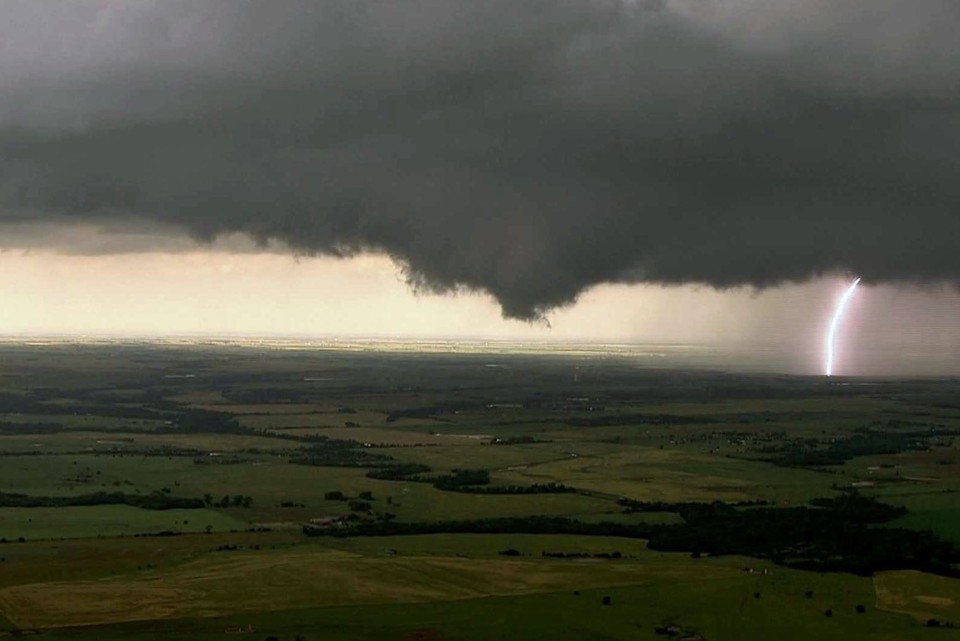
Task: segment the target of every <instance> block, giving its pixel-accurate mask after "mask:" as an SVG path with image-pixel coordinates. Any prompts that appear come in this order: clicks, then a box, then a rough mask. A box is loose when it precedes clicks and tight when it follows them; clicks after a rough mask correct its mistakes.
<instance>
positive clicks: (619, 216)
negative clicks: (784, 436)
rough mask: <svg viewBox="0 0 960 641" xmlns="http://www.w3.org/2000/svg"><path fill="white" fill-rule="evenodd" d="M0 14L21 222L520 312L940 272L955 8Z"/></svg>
mask: <svg viewBox="0 0 960 641" xmlns="http://www.w3.org/2000/svg"><path fill="white" fill-rule="evenodd" d="M0 13H2V14H3V15H2V16H0V17H2V19H0V25H2V26H0V220H6V221H16V224H17V225H20V228H21V229H22V228H23V227H22V226H23V224H24V222H25V221H27V222H29V223H31V224H33V225H38V226H40V227H41V228H42V227H43V225H48V226H49V225H58V224H61V223H62V222H63V221H70V222H73V223H76V222H81V223H90V222H93V223H96V224H99V225H107V226H109V225H110V224H112V223H117V224H120V223H122V224H123V225H125V226H127V228H129V227H130V226H131V225H133V226H137V225H142V226H143V229H153V228H155V227H157V228H162V229H168V228H169V227H170V226H174V227H180V228H182V229H185V230H187V231H189V232H190V233H191V234H192V235H194V236H196V237H199V238H203V239H213V238H216V237H218V236H221V235H224V234H230V233H234V232H241V233H244V234H247V235H249V236H251V237H253V238H255V239H258V240H261V241H263V242H270V241H281V242H283V243H285V244H287V245H288V246H289V247H290V248H291V249H292V250H293V251H296V252H303V253H325V254H341V255H349V254H351V253H354V252H357V251H365V250H373V251H382V252H385V253H388V254H389V255H391V256H392V257H394V259H395V260H396V261H397V262H398V263H399V264H400V265H402V266H403V267H404V270H405V272H406V273H407V275H408V276H409V278H410V280H411V282H412V283H414V284H415V285H417V286H419V287H424V288H428V289H432V290H440V291H442V290H455V289H457V288H462V287H465V288H471V289H482V290H485V291H488V292H490V293H492V294H493V295H494V296H496V298H497V299H498V300H499V301H500V303H501V304H502V306H503V309H504V312H505V314H507V315H510V316H516V317H527V318H529V317H534V316H536V315H538V314H539V313H541V312H542V311H543V310H546V309H549V308H550V307H553V306H556V305H560V304H564V303H566V302H569V301H571V300H574V299H575V298H576V296H577V294H578V293H579V292H580V291H582V290H583V289H584V288H586V287H589V286H590V285H593V284H596V283H601V282H632V281H638V282H639V281H647V282H658V283H685V282H697V283H706V284H710V285H713V286H719V287H725V286H731V285H738V284H753V285H758V286H764V285H771V284H776V283H779V282H783V281H788V280H803V279H805V278H808V277H810V276H813V275H817V274H821V273H824V272H829V271H838V270H841V271H842V270H849V271H855V272H856V273H858V274H862V275H864V276H865V277H866V278H867V279H868V280H874V281H887V280H893V281H896V280H917V281H926V280H947V281H954V282H956V281H958V280H960V258H958V256H957V252H958V250H960V241H958V239H960V216H958V214H960V156H958V154H957V150H958V149H960V111H958V107H960V44H958V42H960V40H958V39H957V38H956V36H955V28H956V25H957V24H960V3H957V2H956V1H955V0H943V1H937V0H869V1H867V0H863V1H851V2H835V1H830V2H827V1H822V0H783V1H781V2H769V1H764V2H760V1H759V0H661V1H660V2H639V1H637V2H627V1H625V0H623V1H615V0H523V1H517V0H509V1H506V0H484V1H483V2H476V1H472V0H408V1H386V0H366V1H364V0H343V1H337V0H311V1H304V2H295V1H287V0H269V1H267V0H263V1H260V2H252V1H249V0H222V1H202V0H182V1H181V0H162V1H157V2H147V1H144V0H129V1H127V2H120V1H116V2H92V1H83V0H75V1H74V2H36V0H6V2H4V4H3V5H2V7H0ZM3 229H4V227H3V226H2V225H0V234H3V233H4V232H3ZM143 237H144V236H143V235H141V236H140V241H138V242H142V240H143ZM164 238H167V236H165V235H164V234H158V239H161V240H162V239H164ZM41 240H42V239H41ZM158 242H159V241H158ZM0 244H2V243H0ZM6 244H7V245H10V244H15V241H10V240H8V241H7V243H6ZM33 244H36V243H35V242H34V243H33ZM161 244H162V243H161ZM138 247H139V245H138Z"/></svg>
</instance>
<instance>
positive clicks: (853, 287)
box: [824, 278, 860, 376]
mask: <svg viewBox="0 0 960 641" xmlns="http://www.w3.org/2000/svg"><path fill="white" fill-rule="evenodd" d="M859 284H860V279H859V278H857V279H855V280H854V281H853V282H852V283H850V286H849V287H847V289H846V291H844V292H843V296H841V297H840V300H838V301H837V308H836V309H835V310H834V312H833V318H832V319H831V320H830V330H829V331H828V332H827V363H826V368H825V370H826V371H825V372H824V373H825V374H826V375H827V376H833V342H834V341H833V339H834V336H835V335H836V333H837V326H838V325H839V324H840V319H841V318H843V311H844V310H845V309H846V308H847V303H848V302H850V298H852V297H853V292H855V291H857V285H859Z"/></svg>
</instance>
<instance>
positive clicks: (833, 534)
mask: <svg viewBox="0 0 960 641" xmlns="http://www.w3.org/2000/svg"><path fill="white" fill-rule="evenodd" d="M815 504H816V505H814V506H810V507H807V506H802V507H792V508H775V507H752V508H737V507H734V506H730V505H725V504H723V503H711V504H705V503H691V504H683V505H681V506H680V507H679V514H680V516H681V517H682V518H683V522H682V523H678V524H653V523H636V524H626V523H611V522H603V523H584V522H581V521H577V520H574V519H568V518H562V517H546V516H526V517H507V518H492V519H477V520H465V521H436V522H412V523H411V522H402V523H398V522H395V521H364V522H358V523H356V524H354V525H352V526H351V527H349V528H344V529H340V530H336V531H329V530H320V529H316V528H310V527H309V526H308V527H305V528H304V532H305V533H306V534H307V535H312V536H321V535H332V536H380V535H399V534H433V533H481V534H579V535H595V536H621V537H630V538H642V539H648V541H649V547H650V548H651V549H654V550H662V551H687V552H693V553H695V556H700V555H702V554H704V553H706V554H711V555H725V554H726V555H732V554H735V555H745V556H754V557H759V558H767V559H771V560H772V561H774V562H776V563H780V564H783V565H788V566H792V567H798V568H804V569H811V570H836V571H845V572H851V573H855V574H863V575H869V574H871V573H873V572H876V571H881V570H894V569H916V570H921V571H926V572H932V573H936V574H942V575H947V576H957V575H958V572H957V570H955V569H954V567H953V566H954V564H956V563H958V562H960V550H958V549H957V547H956V546H954V544H952V543H951V542H949V541H945V540H943V539H940V538H938V537H937V536H935V535H934V534H933V533H932V532H928V531H915V530H908V529H903V528H895V527H889V526H885V525H883V524H885V523H888V522H889V521H891V520H893V519H896V518H898V517H900V516H902V515H903V514H904V513H905V510H904V509H903V508H899V507H893V506H889V505H885V504H883V503H880V502H878V501H876V500H874V499H872V498H867V497H863V496H860V495H858V494H855V493H848V494H846V495H843V496H841V497H838V498H824V499H818V500H817V501H815Z"/></svg>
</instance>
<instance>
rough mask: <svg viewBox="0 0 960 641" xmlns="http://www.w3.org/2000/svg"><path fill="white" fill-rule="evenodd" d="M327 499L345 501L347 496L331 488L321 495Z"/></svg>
mask: <svg viewBox="0 0 960 641" xmlns="http://www.w3.org/2000/svg"><path fill="white" fill-rule="evenodd" d="M323 498H325V499H326V500H328V501H346V500H347V497H346V496H344V495H343V492H341V491H340V490H332V491H330V492H327V493H326V494H324V495H323Z"/></svg>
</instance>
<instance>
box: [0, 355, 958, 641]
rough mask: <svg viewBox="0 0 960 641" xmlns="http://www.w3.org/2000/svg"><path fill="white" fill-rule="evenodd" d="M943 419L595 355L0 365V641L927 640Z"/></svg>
mask: <svg viewBox="0 0 960 641" xmlns="http://www.w3.org/2000/svg"><path fill="white" fill-rule="evenodd" d="M958 392H960V381H955V380H952V379H914V380H891V379H871V380H860V379H849V380H843V379H836V380H829V381H828V380H825V379H823V378H820V377H785V376H772V375H770V376H768V375H762V374H750V375H746V374H728V373H724V372H719V371H689V370H681V369H676V370H672V369H663V368H651V367H649V366H647V365H646V364H645V363H643V362H638V361H636V360H635V359H633V358H631V357H630V356H629V355H624V356H617V355H616V354H611V353H609V351H606V350H605V351H603V352H602V353H594V352H592V351H590V350H573V349H571V350H566V351H563V350H557V351H555V352H550V353H543V354H538V353H532V352H530V351H524V350H514V351H511V350H509V349H493V350H484V349H480V348H478V349H475V350H472V351H469V350H468V351H460V352H457V353H445V352H444V351H443V350H440V349H432V350H426V351H416V350H411V349H407V348H406V347H405V346H404V347H403V348H396V346H389V345H388V346H377V345H373V346H370V345H367V346H365V347H364V349H346V348H344V347H343V346H332V347H331V346H313V345H296V344H290V343H283V342H278V343H276V344H271V343H269V342H266V343H263V344H257V345H250V344H232V343H226V342H221V343H210V342H207V343H203V342H189V341H180V342H168V343H162V342H161V343H136V342H101V343H98V344H73V343H67V342H57V341H50V342H48V343H46V344H42V345H37V344H27V343H21V342H16V341H8V342H6V343H3V344H2V345H0V540H2V541H3V542H2V543H0V559H2V560H0V634H15V633H20V632H31V633H36V634H37V635H38V638H40V639H51V640H58V639H77V640H84V639H110V638H116V639H121V638H123V639H127V638H132V639H141V638H142V639H182V638H197V639H208V638H210V639H213V638H218V639H219V638H224V637H225V635H226V632H225V631H226V630H228V629H233V628H244V629H246V628H245V626H250V627H251V628H252V629H253V630H255V632H252V633H250V634H252V635H253V637H254V638H266V637H269V636H276V637H278V638H288V639H291V640H292V639H294V638H295V637H296V636H297V635H300V636H302V637H304V638H307V639H316V638H344V639H379V638H383V639H396V638H400V639H403V638H410V639H414V638H424V639H425V638H435V639H493V638H505V636H510V637H511V638H517V639H526V638H529V639H539V638H544V637H549V638H555V639H591V638H596V639H634V638H641V639H642V638H650V639H653V638H664V635H666V636H671V635H672V636H674V637H678V638H688V639H702V640H703V641H716V640H726V639H729V640H740V639H747V640H749V639H753V638H756V639H765V638H770V637H771V636H774V635H776V636H778V637H780V638H783V639H810V638H823V639H841V638H843V639H848V638H863V639H891V640H893V639H927V638H931V635H938V634H950V633H951V632H949V631H946V630H943V629H942V628H945V627H946V626H947V625H957V624H960V594H958V587H957V586H958V584H960V581H958V579H957V578H956V576H957V567H958V566H957V563H958V562H960V557H957V556H956V554H955V549H956V548H952V547H951V546H960V500H958V499H957V497H958V496H960V494H958V492H960V474H958V473H957V469H958V467H957V466H958V465H960V447H958V446H960V402H958V401H956V399H957V398H958V395H957V394H958ZM831 510H833V511H831ZM834 514H835V515H836V517H835V519H834V517H833V516H831V515H834ZM831 519H834V520H835V521H836V522H834V521H831ZM758 521H759V522H760V523H765V524H767V526H768V527H769V531H770V537H769V538H770V539H771V541H772V540H773V539H774V538H776V536H781V535H782V536H781V538H780V539H777V540H776V542H775V544H774V543H770V545H768V546H764V545H758V544H756V543H750V541H751V539H750V536H749V534H750V531H756V530H757V525H756V522H758ZM814 522H816V523H821V527H822V528H825V529H824V530H823V531H816V532H815V531H812V530H811V531H810V532H804V531H803V530H804V528H802V527H796V526H795V525H794V524H795V523H801V524H803V523H806V524H809V523H814ZM762 527H763V526H761V529H762ZM738 528H748V529H749V531H747V530H744V531H740V530H738ZM778 528H779V529H778ZM834 530H836V531H838V532H843V535H842V536H838V537H833V536H832V535H831V533H832V532H834ZM711 532H712V533H713V535H712V536H711V535H710V533H711ZM924 532H926V533H924ZM778 533H779V534H778ZM788 534H789V535H791V536H793V537H794V538H791V537H790V536H787V535H788ZM797 537H800V538H797ZM803 537H807V538H803ZM845 537H846V538H849V540H851V541H852V540H856V541H858V542H860V543H859V544H858V545H853V546H849V547H847V548H844V547H843V546H842V545H841V546H836V545H833V543H832V539H833V538H839V539H844V538H845ZM891 546H895V548H896V550H899V552H895V553H892V552H891V551H890V550H891V549H892V548H891ZM798 550H800V551H798ZM614 553H616V554H614ZM826 570H830V571H826ZM605 600H607V601H608V603H606V604H605V603H604V601H605ZM858 606H859V607H858ZM934 622H935V623H936V626H934ZM933 627H938V628H941V629H940V630H933V629H931V628H933ZM658 630H659V632H658ZM227 638H229V637H227Z"/></svg>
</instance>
